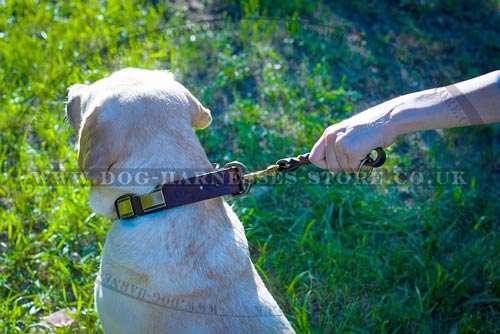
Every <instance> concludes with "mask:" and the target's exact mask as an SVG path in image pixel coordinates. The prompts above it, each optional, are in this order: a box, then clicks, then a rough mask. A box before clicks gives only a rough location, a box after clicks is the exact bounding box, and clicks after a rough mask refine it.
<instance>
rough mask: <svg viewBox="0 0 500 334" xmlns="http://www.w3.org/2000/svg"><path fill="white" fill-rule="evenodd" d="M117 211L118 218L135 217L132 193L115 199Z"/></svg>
mask: <svg viewBox="0 0 500 334" xmlns="http://www.w3.org/2000/svg"><path fill="white" fill-rule="evenodd" d="M115 207H116V213H117V214H118V219H126V218H132V217H135V215H136V214H135V211H134V206H133V205H132V196H131V194H125V195H122V196H120V197H118V198H117V199H116V201H115Z"/></svg>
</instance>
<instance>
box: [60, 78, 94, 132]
mask: <svg viewBox="0 0 500 334" xmlns="http://www.w3.org/2000/svg"><path fill="white" fill-rule="evenodd" d="M88 89H89V86H88V85H83V84H76V85H73V86H71V87H69V88H68V89H67V90H66V116H67V118H68V121H69V124H70V125H71V127H72V128H73V130H74V131H75V132H76V133H78V130H79V129H80V123H81V121H82V96H83V94H85V93H86V92H87V91H88Z"/></svg>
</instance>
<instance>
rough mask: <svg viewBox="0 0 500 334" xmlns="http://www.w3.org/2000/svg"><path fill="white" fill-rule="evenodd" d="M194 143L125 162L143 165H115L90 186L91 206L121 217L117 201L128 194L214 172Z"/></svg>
mask: <svg viewBox="0 0 500 334" xmlns="http://www.w3.org/2000/svg"><path fill="white" fill-rule="evenodd" d="M193 144H194V143H193V142H192V141H191V145H192V146H191V147H190V150H189V151H186V150H180V149H178V150H173V151H176V153H175V154H173V153H172V146H170V147H169V148H163V149H160V150H159V151H157V152H155V154H151V155H149V158H148V159H146V160H142V161H127V163H126V164H125V166H140V167H134V168H127V167H121V168H113V169H111V170H110V171H108V172H105V173H103V175H102V178H101V179H100V180H99V182H97V183H96V184H94V185H92V187H91V189H90V193H89V204H90V206H91V207H92V209H93V210H94V211H95V212H96V213H99V214H102V215H105V216H108V217H110V218H117V214H116V211H115V200H116V199H117V198H118V197H120V196H122V195H124V194H138V195H142V194H147V193H149V192H151V191H153V190H154V189H155V188H156V187H157V186H158V185H161V184H165V183H170V182H172V181H177V180H179V179H183V178H189V177H192V176H195V175H197V174H201V173H206V172H210V171H213V167H212V165H211V164H210V162H209V160H208V158H207V156H206V155H205V152H204V151H203V149H202V147H201V145H200V143H199V142H198V140H196V144H194V145H193ZM162 151H163V152H162ZM173 157H174V158H175V159H173Z"/></svg>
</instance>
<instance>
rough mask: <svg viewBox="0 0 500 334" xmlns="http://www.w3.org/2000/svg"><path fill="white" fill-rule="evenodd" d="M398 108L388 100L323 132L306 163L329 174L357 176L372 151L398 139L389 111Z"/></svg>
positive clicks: (393, 102)
mask: <svg viewBox="0 0 500 334" xmlns="http://www.w3.org/2000/svg"><path fill="white" fill-rule="evenodd" d="M400 105H402V103H401V102H399V101H397V99H395V100H390V101H388V102H385V103H383V104H380V105H377V106H375V107H373V108H370V109H368V110H366V111H364V112H362V113H360V114H357V115H355V116H353V117H351V118H348V119H346V120H344V121H342V122H340V123H337V124H334V125H331V126H329V127H328V128H326V130H325V131H324V133H323V135H322V136H321V137H320V138H319V140H318V141H317V142H316V144H315V145H314V147H313V149H312V151H311V154H310V156H309V160H310V161H311V162H312V163H313V164H315V165H316V166H318V167H320V168H324V169H328V170H329V171H330V172H332V173H338V172H341V171H345V172H347V173H352V172H357V171H358V169H359V165H360V163H361V161H362V160H363V159H364V158H365V157H366V156H367V155H368V154H369V153H370V152H371V151H372V150H373V149H375V148H377V147H387V146H389V145H391V144H392V143H393V141H394V139H395V138H396V136H397V135H398V133H397V131H396V126H395V124H392V123H391V121H392V117H391V116H392V114H393V111H394V110H395V109H396V108H397V107H399V106H400Z"/></svg>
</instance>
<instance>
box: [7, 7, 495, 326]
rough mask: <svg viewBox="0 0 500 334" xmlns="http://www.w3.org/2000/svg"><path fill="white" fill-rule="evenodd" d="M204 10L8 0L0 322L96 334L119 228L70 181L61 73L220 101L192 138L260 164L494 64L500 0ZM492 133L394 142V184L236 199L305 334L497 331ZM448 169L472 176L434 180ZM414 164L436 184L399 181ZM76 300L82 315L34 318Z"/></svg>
mask: <svg viewBox="0 0 500 334" xmlns="http://www.w3.org/2000/svg"><path fill="white" fill-rule="evenodd" d="M201 7H203V8H200V6H198V5H197V3H195V2H191V3H189V5H188V4H186V5H182V4H179V5H173V4H163V3H159V2H156V1H153V2H152V3H148V2H146V3H141V4H129V3H128V2H127V3H121V2H118V1H108V2H106V3H104V2H100V1H95V0H94V1H90V2H88V3H86V4H83V3H82V4H80V3H78V2H48V1H38V2H29V1H15V2H8V3H6V2H0V50H2V51H1V53H0V64H1V66H0V77H1V79H2V82H3V86H2V89H1V90H0V93H1V95H2V99H1V100H0V110H1V112H0V130H1V131H0V137H1V140H2V141H1V142H2V145H1V146H0V162H1V164H0V165H1V173H0V184H1V185H2V186H1V187H0V254H1V257H0V261H1V262H0V269H1V271H0V272H1V275H0V294H1V299H0V300H1V302H0V332H2V333H49V332H55V333H102V328H101V327H100V325H99V322H98V318H97V314H96V312H95V310H94V307H93V296H92V294H93V282H94V280H95V277H96V273H97V269H98V265H99V261H100V253H101V250H102V245H103V242H104V238H105V235H106V232H107V230H108V228H109V227H110V225H111V224H112V222H111V221H109V220H108V219H106V218H104V217H101V216H98V215H95V214H93V213H91V210H90V209H89V208H88V206H87V204H86V201H87V192H88V188H89V184H88V182H86V181H85V180H83V178H81V177H80V176H79V174H77V173H76V146H75V138H74V136H73V135H72V134H71V131H70V130H69V127H68V126H67V125H65V123H64V116H63V114H64V112H63V110H64V93H65V90H66V88H67V87H68V86H69V85H71V84H73V83H78V82H92V81H94V80H97V79H100V78H102V77H103V76H106V75H107V74H109V73H111V72H112V71H114V70H116V69H119V68H122V67H127V66H137V67H143V68H169V69H171V70H172V71H173V72H174V73H175V74H176V76H177V78H178V79H179V80H180V81H181V82H183V83H184V84H185V85H186V86H187V87H188V88H189V89H190V90H192V91H193V92H194V94H195V95H196V96H198V97H199V98H200V100H202V102H203V103H204V104H205V105H206V106H208V107H209V108H210V109H212V111H213V113H214V116H215V117H214V118H215V119H214V122H213V124H212V125H211V127H210V128H208V129H207V130H204V131H200V132H198V135H199V138H200V140H201V141H202V144H203V146H204V147H205V149H206V151H207V154H208V156H209V158H210V159H211V161H213V162H219V163H221V164H224V163H226V162H228V161H231V160H239V161H241V162H244V163H245V164H246V165H247V166H248V167H249V168H250V169H252V170H254V169H258V168H263V167H265V166H267V165H268V164H270V163H273V162H274V161H276V160H277V159H278V158H282V157H286V156H293V155H296V154H299V153H305V152H307V151H308V150H310V147H311V146H312V144H313V143H314V141H315V140H316V138H318V137H319V136H320V134H321V133H322V131H323V129H324V128H325V127H326V126H327V125H328V124H330V123H333V122H336V121H339V120H342V119H344V118H346V117H348V116H349V115H351V114H353V113H355V112H357V111H360V110H363V108H365V107H366V106H368V105H371V104H374V103H377V102H381V101H383V100H385V99H388V98H390V97H392V96H395V95H400V94H404V93H407V92H410V91H415V90H418V89H423V88H428V87H432V86H437V85H443V84H449V83H451V82H453V81H458V80H462V79H466V78H468V77H471V76H474V75H477V74H480V73H485V72H488V71H492V70H495V69H498V68H499V66H500V64H499V62H498V59H500V45H499V44H498V43H492V42H491V41H498V40H500V32H499V31H498V26H499V23H500V22H499V15H498V8H499V7H498V2H497V1H483V2H481V3H479V4H478V5H477V6H474V8H469V6H468V3H467V2H465V1H463V2H462V1H458V2H449V1H425V2H413V1H400V2H396V3H393V2H380V3H378V4H377V5H376V6H375V5H374V4H371V5H370V4H366V3H365V2H362V1H349V2H347V1H345V2H344V1H341V2H339V3H337V4H335V5H329V4H323V3H319V2H317V1H312V2H307V3H306V2H302V1H290V2H289V3H287V4H282V5H276V3H275V2H273V1H257V0H255V1H254V0H248V1H239V2H228V1H222V2H220V3H212V2H208V3H203V4H202V5H201ZM214 18H216V20H214ZM272 18H274V19H272ZM276 18H279V19H276ZM196 22H198V23H196ZM200 22H201V23H200ZM189 23H191V24H189ZM499 133H500V132H499V128H498V126H482V127H475V128H470V129H456V130H450V131H446V132H434V131H429V132H423V133H419V134H413V135H408V136H405V137H404V138H400V139H399V140H398V141H397V143H396V144H395V145H393V146H392V147H391V148H390V149H389V151H390V155H389V160H388V162H387V163H386V165H385V166H384V167H383V171H384V173H385V175H386V176H387V177H388V178H389V180H391V182H389V183H388V184H385V183H384V184H376V185H366V184H345V182H344V181H343V179H338V178H337V179H331V178H328V176H327V175H324V174H317V175H321V177H323V178H324V181H329V182H324V183H328V184H324V183H323V182H322V183H321V184H319V185H318V184H314V182H312V181H314V180H311V179H307V177H308V176H307V174H298V176H302V177H303V179H300V178H299V179H297V182H296V183H295V184H294V185H290V184H288V185H286V184H283V182H281V183H280V182H277V183H278V184H271V185H270V184H261V185H259V186H256V187H255V188H254V189H253V191H252V193H251V194H250V195H249V196H248V197H246V198H243V199H239V200H236V201H234V202H233V205H234V208H235V210H236V212H237V213H238V215H239V216H240V218H241V220H242V221H243V222H244V224H245V227H246V230H247V237H248V239H249V244H250V247H251V251H252V257H253V260H254V262H255V263H256V266H257V268H258V270H259V272H260V273H261V275H262V276H263V278H264V279H265V281H266V282H267V285H268V286H269V288H270V289H271V291H272V292H273V294H274V296H275V297H276V299H277V300H278V301H279V303H280V305H281V306H282V307H283V310H284V312H285V313H286V315H287V317H288V318H289V319H290V321H291V322H292V324H293V326H294V327H295V328H296V330H297V332H298V333H500V320H499V319H500V269H499V268H500V258H499V256H498V254H499V253H500V233H499V232H500V230H499V226H500V225H499V219H498V212H499V209H500V205H499V201H498V198H499V195H500V191H499V190H498V189H499V188H500V187H499V184H500V183H499V182H500V180H499V174H498V166H499V164H500V160H499V157H498V150H499V145H500V135H499ZM450 170H451V171H462V172H463V174H460V175H463V177H464V179H465V180H466V184H465V185H460V184H452V183H453V182H451V181H450V182H447V183H445V184H438V182H437V175H436V174H435V173H436V171H450ZM307 171H315V172H319V170H315V169H314V168H313V167H308V168H307ZM64 172H65V173H64ZM73 172H75V173H73ZM411 172H422V173H423V174H422V175H424V177H425V181H426V182H424V183H422V184H415V182H414V183H411V182H402V181H401V180H403V179H395V177H396V176H397V175H399V174H398V173H404V174H406V175H408V176H410V175H411ZM303 173H305V171H303ZM414 175H417V176H418V174H414ZM452 176H453V175H452ZM384 180H385V179H384ZM397 180H399V181H400V182H397ZM429 180H430V181H433V184H432V186H430V185H428V184H427V181H429ZM441 183H442V182H441ZM68 185H70V186H68ZM66 307H74V308H75V309H76V321H75V323H74V324H73V325H71V326H68V327H64V328H52V329H48V328H46V325H43V324H42V323H40V319H41V318H42V317H43V316H46V315H48V314H51V313H53V312H55V311H57V310H60V309H64V308H66Z"/></svg>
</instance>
